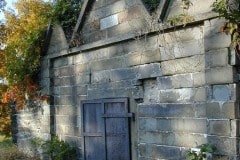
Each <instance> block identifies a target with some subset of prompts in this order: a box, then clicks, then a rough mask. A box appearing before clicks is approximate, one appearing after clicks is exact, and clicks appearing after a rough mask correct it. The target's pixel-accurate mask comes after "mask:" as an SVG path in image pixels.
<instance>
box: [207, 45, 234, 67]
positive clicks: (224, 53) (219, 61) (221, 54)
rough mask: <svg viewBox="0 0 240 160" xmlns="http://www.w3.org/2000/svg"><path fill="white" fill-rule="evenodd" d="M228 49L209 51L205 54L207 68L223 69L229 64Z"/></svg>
mask: <svg viewBox="0 0 240 160" xmlns="http://www.w3.org/2000/svg"><path fill="white" fill-rule="evenodd" d="M228 54H229V53H228V49H227V48H223V49H217V50H211V51H209V52H207V53H206V61H207V62H206V64H207V67H210V68H213V67H224V66H227V65H228V63H229V55H228Z"/></svg>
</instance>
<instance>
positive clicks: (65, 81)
mask: <svg viewBox="0 0 240 160" xmlns="http://www.w3.org/2000/svg"><path fill="white" fill-rule="evenodd" d="M54 80H55V79H54ZM57 80H60V82H59V86H71V85H74V84H75V78H74V77H73V76H71V77H62V78H59V79H57ZM54 86H55V81H54ZM57 86H58V85H57Z"/></svg>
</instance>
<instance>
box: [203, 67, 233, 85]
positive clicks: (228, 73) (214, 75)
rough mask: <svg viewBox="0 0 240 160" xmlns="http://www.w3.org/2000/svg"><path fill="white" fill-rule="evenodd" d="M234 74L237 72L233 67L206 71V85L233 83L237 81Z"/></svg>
mask: <svg viewBox="0 0 240 160" xmlns="http://www.w3.org/2000/svg"><path fill="white" fill-rule="evenodd" d="M234 74H235V70H234V69H233V68H232V67H218V68H211V69H208V70H206V83H207V84H224V83H233V82H234V81H235V76H234ZM223 75H224V76H223ZM219 77H221V78H219Z"/></svg>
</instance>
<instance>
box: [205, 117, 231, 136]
mask: <svg viewBox="0 0 240 160" xmlns="http://www.w3.org/2000/svg"><path fill="white" fill-rule="evenodd" d="M230 126H231V125H230V121H229V120H210V121H209V134H211V135H221V136H230V134H231V129H230Z"/></svg>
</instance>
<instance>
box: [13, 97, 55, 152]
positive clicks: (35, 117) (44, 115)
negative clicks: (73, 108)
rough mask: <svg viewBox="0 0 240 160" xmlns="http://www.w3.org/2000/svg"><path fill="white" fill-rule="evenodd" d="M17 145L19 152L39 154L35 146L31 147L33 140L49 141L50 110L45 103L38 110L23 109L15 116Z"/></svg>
mask: <svg viewBox="0 0 240 160" xmlns="http://www.w3.org/2000/svg"><path fill="white" fill-rule="evenodd" d="M16 116H17V120H16V121H17V122H16V123H17V126H18V127H17V135H16V136H17V145H18V147H19V149H20V151H22V152H25V153H27V154H29V155H34V154H36V153H39V151H40V150H38V149H37V146H33V140H34V138H36V137H38V138H41V139H43V140H49V139H50V138H51V135H50V125H51V122H50V110H49V105H48V103H47V102H46V101H44V102H43V103H42V106H41V108H40V109H39V110H31V109H24V110H21V111H18V112H17V114H16Z"/></svg>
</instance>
